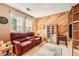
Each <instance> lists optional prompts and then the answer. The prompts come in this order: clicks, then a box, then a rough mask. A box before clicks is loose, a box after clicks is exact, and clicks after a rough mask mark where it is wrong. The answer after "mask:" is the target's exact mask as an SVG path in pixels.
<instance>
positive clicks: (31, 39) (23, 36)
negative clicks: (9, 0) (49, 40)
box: [10, 32, 42, 56]
mask: <svg viewBox="0 0 79 59" xmlns="http://www.w3.org/2000/svg"><path fill="white" fill-rule="evenodd" d="M10 37H11V42H12V44H13V52H14V53H15V54H16V55H18V56H19V55H22V54H23V53H25V52H27V51H29V50H30V49H31V48H33V47H34V46H37V45H38V44H40V43H41V42H42V38H41V37H38V36H35V33H34V32H29V33H11V34H10Z"/></svg>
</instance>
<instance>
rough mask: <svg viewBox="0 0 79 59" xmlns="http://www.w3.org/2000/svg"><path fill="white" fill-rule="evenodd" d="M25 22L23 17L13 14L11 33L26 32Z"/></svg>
mask: <svg viewBox="0 0 79 59" xmlns="http://www.w3.org/2000/svg"><path fill="white" fill-rule="evenodd" d="M23 21H24V18H23V17H22V16H19V15H16V14H13V13H12V14H11V32H24V31H23Z"/></svg>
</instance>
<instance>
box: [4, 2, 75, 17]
mask: <svg viewBox="0 0 79 59" xmlns="http://www.w3.org/2000/svg"><path fill="white" fill-rule="evenodd" d="M6 4H7V5H9V6H11V7H14V8H16V9H18V10H21V11H23V12H25V13H27V14H30V15H32V16H34V17H36V18H37V17H43V16H47V15H52V14H56V13H60V12H64V11H68V10H70V9H71V7H72V6H73V5H74V4H75V3H6ZM26 8H30V9H31V11H28V10H26Z"/></svg>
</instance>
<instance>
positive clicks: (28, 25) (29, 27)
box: [26, 19, 32, 32]
mask: <svg viewBox="0 0 79 59" xmlns="http://www.w3.org/2000/svg"><path fill="white" fill-rule="evenodd" d="M26 32H32V20H29V19H26Z"/></svg>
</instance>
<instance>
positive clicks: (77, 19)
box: [68, 4, 79, 55]
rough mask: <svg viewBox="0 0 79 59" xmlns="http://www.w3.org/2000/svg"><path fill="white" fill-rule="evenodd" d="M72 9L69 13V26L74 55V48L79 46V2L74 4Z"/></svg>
mask: <svg viewBox="0 0 79 59" xmlns="http://www.w3.org/2000/svg"><path fill="white" fill-rule="evenodd" d="M71 11H72V12H71ZM71 11H70V13H69V18H68V19H69V21H68V27H69V35H71V37H70V36H69V39H70V40H72V55H73V49H75V48H77V47H78V46H79V4H77V5H75V6H73V7H72V9H71ZM70 25H71V26H70ZM70 27H72V28H70Z"/></svg>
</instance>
